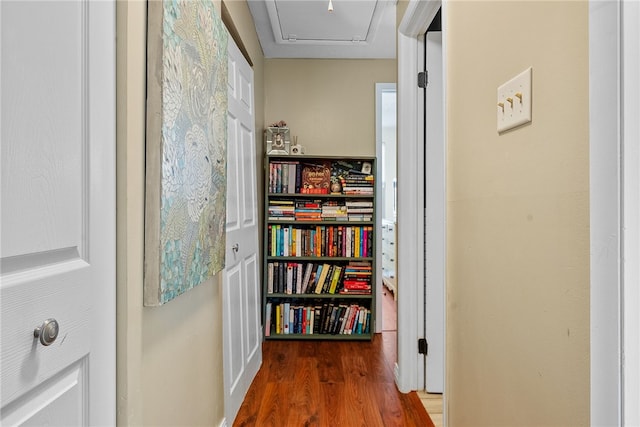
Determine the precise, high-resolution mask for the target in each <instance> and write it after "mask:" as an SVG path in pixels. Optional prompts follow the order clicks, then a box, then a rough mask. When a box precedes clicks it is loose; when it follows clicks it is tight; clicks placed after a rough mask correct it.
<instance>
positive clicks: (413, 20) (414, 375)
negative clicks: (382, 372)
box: [395, 0, 446, 393]
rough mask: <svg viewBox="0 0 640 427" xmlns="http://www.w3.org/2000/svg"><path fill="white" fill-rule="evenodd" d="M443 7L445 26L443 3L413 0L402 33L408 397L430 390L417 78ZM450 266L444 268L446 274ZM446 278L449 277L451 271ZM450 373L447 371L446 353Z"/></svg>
mask: <svg viewBox="0 0 640 427" xmlns="http://www.w3.org/2000/svg"><path fill="white" fill-rule="evenodd" d="M441 6H442V14H443V15H442V16H443V22H444V9H445V7H444V5H443V4H442V2H441V1H440V0H427V1H419V0H410V2H409V5H408V7H407V10H406V12H405V15H404V18H403V19H402V22H401V23H400V27H399V28H398V150H397V159H398V160H397V161H398V168H397V176H398V210H397V212H398V226H397V231H398V239H397V242H396V243H397V248H396V250H397V258H396V259H397V276H398V282H399V283H400V282H402V291H401V292H398V362H397V364H396V366H395V375H396V383H397V385H398V389H399V390H400V391H401V392H404V393H406V392H409V391H411V390H419V389H423V388H424V356H422V355H420V354H418V338H422V332H423V331H422V328H421V327H420V328H419V327H418V325H423V324H424V280H423V279H424V277H423V272H424V257H423V254H424V239H423V238H420V237H418V238H416V236H424V209H423V207H424V197H423V194H424V181H423V179H422V177H423V174H424V172H423V171H424V167H425V165H424V161H423V159H424V144H423V141H424V126H423V120H424V119H423V117H424V105H423V101H422V91H423V89H419V88H418V85H417V73H418V72H419V71H422V64H423V59H424V42H423V41H422V35H423V34H424V33H425V32H426V31H427V28H428V27H429V25H430V23H431V21H432V20H433V18H434V17H435V16H436V13H437V12H438V9H440V8H441ZM445 40H446V37H445V32H444V29H443V54H442V57H443V64H446V60H445V58H446V42H445ZM444 76H445V77H444V79H443V84H444V86H445V87H446V83H445V82H446V65H445V70H444ZM445 103H446V95H445ZM445 111H446V110H445ZM445 123H446V117H445ZM445 146H446V129H445ZM444 166H445V165H442V167H444ZM442 185H443V186H444V185H445V183H444V182H443V183H442ZM443 209H444V206H443ZM427 250H428V249H427ZM444 265H445V264H444V263H443V265H442V267H443V269H444ZM441 273H442V276H443V277H444V274H445V271H444V270H443V271H442V272H441ZM445 336H446V330H445ZM444 369H445V372H446V354H445V367H444Z"/></svg>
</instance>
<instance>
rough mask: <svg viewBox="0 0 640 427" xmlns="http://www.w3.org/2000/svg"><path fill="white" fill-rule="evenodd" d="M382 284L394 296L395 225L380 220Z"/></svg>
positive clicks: (391, 222)
mask: <svg viewBox="0 0 640 427" xmlns="http://www.w3.org/2000/svg"><path fill="white" fill-rule="evenodd" d="M381 235H382V283H384V285H385V286H386V287H387V288H389V290H390V291H391V292H393V293H394V295H395V294H396V289H397V286H398V285H397V281H396V223H395V222H393V221H389V220H386V219H383V220H382V233H381Z"/></svg>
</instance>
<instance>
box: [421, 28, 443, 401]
mask: <svg viewBox="0 0 640 427" xmlns="http://www.w3.org/2000/svg"><path fill="white" fill-rule="evenodd" d="M425 54H426V59H427V67H426V68H427V71H428V72H429V84H428V85H427V89H426V98H427V102H426V107H425V121H426V128H425V159H426V165H425V193H426V206H425V242H426V257H425V270H426V272H425V273H426V274H425V278H426V280H425V287H426V295H425V305H426V313H425V336H426V339H427V343H428V344H429V351H428V353H427V357H426V366H425V388H426V390H427V391H428V392H430V393H442V392H443V389H444V322H445V316H444V313H445V310H444V309H445V306H444V304H445V300H444V271H445V261H444V257H445V251H446V249H445V229H446V228H445V197H446V195H445V184H444V183H445V178H446V177H445V143H444V83H443V82H444V79H443V66H442V32H440V31H433V32H432V31H430V32H427V33H426V35H425Z"/></svg>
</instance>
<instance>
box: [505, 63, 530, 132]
mask: <svg viewBox="0 0 640 427" xmlns="http://www.w3.org/2000/svg"><path fill="white" fill-rule="evenodd" d="M531 80H532V68H531V67H529V68H527V69H526V70H524V71H523V72H522V73H520V74H518V75H517V76H516V77H514V78H512V79H511V80H509V81H508V82H506V83H505V84H503V85H502V86H500V87H499V88H498V105H497V109H498V132H504V131H506V130H509V129H513V128H515V127H518V126H520V125H523V124H525V123H529V122H530V121H531V109H532V103H531Z"/></svg>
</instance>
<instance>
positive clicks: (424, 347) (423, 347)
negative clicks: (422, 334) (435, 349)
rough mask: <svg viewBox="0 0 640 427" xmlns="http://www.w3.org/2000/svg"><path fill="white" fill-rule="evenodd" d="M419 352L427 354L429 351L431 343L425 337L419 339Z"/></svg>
mask: <svg viewBox="0 0 640 427" xmlns="http://www.w3.org/2000/svg"><path fill="white" fill-rule="evenodd" d="M418 353H420V354H424V355H425V356H426V355H427V353H429V344H428V343H427V340H426V339H425V338H419V339H418Z"/></svg>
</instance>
